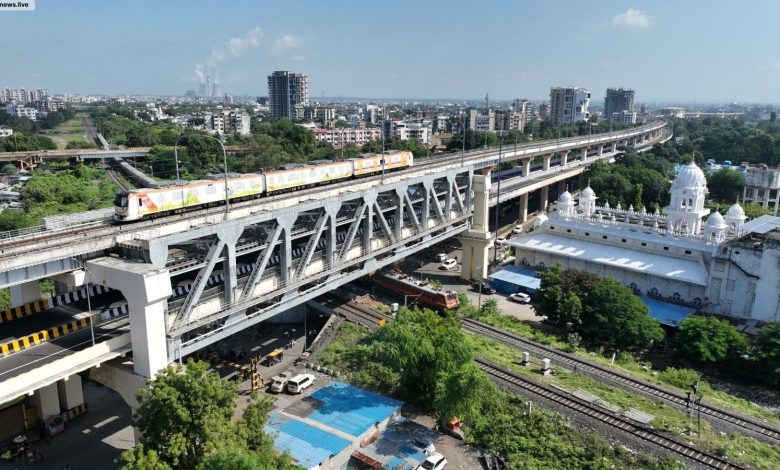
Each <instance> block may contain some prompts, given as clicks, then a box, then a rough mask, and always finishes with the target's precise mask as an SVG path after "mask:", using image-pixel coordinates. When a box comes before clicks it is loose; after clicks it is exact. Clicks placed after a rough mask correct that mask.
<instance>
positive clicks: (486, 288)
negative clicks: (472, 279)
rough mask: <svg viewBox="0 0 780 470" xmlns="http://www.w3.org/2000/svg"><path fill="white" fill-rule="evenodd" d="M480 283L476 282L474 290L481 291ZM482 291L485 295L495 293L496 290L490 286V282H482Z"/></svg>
mask: <svg viewBox="0 0 780 470" xmlns="http://www.w3.org/2000/svg"><path fill="white" fill-rule="evenodd" d="M479 286H480V284H479V283H476V284H474V292H479ZM482 293H483V294H485V295H493V294H495V293H496V290H495V289H493V288H492V287H490V286H489V285H488V284H482Z"/></svg>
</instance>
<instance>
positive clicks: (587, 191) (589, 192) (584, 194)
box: [580, 185, 596, 199]
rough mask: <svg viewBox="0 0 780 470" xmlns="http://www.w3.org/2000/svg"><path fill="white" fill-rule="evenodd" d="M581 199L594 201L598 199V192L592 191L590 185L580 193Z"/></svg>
mask: <svg viewBox="0 0 780 470" xmlns="http://www.w3.org/2000/svg"><path fill="white" fill-rule="evenodd" d="M580 197H584V198H588V199H594V198H595V197H596V192H595V191H593V190H592V189H591V187H590V185H588V187H587V188H585V189H583V190H582V192H580Z"/></svg>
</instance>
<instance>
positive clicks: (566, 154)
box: [561, 150, 569, 166]
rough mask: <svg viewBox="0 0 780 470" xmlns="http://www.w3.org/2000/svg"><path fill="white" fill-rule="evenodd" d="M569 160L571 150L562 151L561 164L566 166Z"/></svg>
mask: <svg viewBox="0 0 780 470" xmlns="http://www.w3.org/2000/svg"><path fill="white" fill-rule="evenodd" d="M568 160H569V151H568V150H566V151H564V152H561V166H566V162H567V161H568Z"/></svg>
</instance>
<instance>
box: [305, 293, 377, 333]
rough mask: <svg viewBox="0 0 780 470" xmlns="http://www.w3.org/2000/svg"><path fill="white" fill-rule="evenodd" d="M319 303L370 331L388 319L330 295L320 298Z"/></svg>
mask: <svg viewBox="0 0 780 470" xmlns="http://www.w3.org/2000/svg"><path fill="white" fill-rule="evenodd" d="M319 302H321V303H323V304H324V305H326V306H328V307H330V308H332V309H333V310H334V311H335V312H336V313H337V314H339V315H341V316H343V317H344V318H346V319H347V320H350V321H352V322H354V323H358V324H360V325H363V326H365V327H366V328H369V329H370V330H375V329H377V328H379V327H380V326H382V325H383V324H384V322H386V321H388V320H389V319H390V318H389V317H388V316H387V315H384V314H382V313H379V312H377V311H374V310H371V309H369V308H365V307H360V306H358V305H353V304H351V303H350V302H345V301H343V300H341V299H338V298H336V297H334V296H332V295H325V296H322V297H320V299H319Z"/></svg>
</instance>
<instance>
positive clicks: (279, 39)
mask: <svg viewBox="0 0 780 470" xmlns="http://www.w3.org/2000/svg"><path fill="white" fill-rule="evenodd" d="M300 45H301V40H300V39H299V38H297V37H295V36H293V35H292V34H279V35H277V36H276V41H275V42H274V45H273V47H272V48H271V52H272V53H274V54H280V53H282V52H287V51H289V50H290V49H294V48H296V47H298V46H300Z"/></svg>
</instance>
